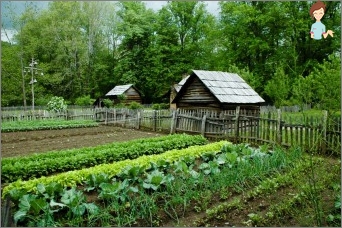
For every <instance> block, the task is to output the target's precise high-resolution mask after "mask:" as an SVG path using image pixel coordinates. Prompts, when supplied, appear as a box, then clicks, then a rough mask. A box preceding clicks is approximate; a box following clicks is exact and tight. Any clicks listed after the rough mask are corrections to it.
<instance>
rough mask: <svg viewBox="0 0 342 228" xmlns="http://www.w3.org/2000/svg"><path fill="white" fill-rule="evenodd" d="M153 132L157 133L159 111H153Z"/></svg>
mask: <svg viewBox="0 0 342 228" xmlns="http://www.w3.org/2000/svg"><path fill="white" fill-rule="evenodd" d="M153 131H157V111H156V110H153Z"/></svg>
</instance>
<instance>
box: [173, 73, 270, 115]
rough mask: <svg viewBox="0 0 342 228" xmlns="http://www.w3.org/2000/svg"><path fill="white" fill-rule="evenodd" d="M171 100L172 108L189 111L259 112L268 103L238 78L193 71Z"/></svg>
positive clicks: (228, 74) (224, 74)
mask: <svg viewBox="0 0 342 228" xmlns="http://www.w3.org/2000/svg"><path fill="white" fill-rule="evenodd" d="M174 92H175V93H176V94H175V95H173V96H174V97H172V92H171V104H173V107H172V108H180V109H188V110H199V109H206V110H208V109H209V110H213V111H224V110H235V109H236V107H237V106H240V109H244V110H259V109H260V106H261V105H262V104H263V103H264V102H265V101H264V99H262V98H261V97H260V96H259V95H258V93H256V92H255V91H254V90H253V89H252V88H251V87H250V86H249V85H248V84H247V83H246V82H245V81H244V80H243V79H242V78H241V77H240V76H239V75H238V74H235V73H227V72H220V71H203V70H193V71H192V73H191V74H190V75H189V76H187V77H186V78H183V79H182V81H180V83H179V84H178V85H177V86H174Z"/></svg>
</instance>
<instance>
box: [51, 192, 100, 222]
mask: <svg viewBox="0 0 342 228" xmlns="http://www.w3.org/2000/svg"><path fill="white" fill-rule="evenodd" d="M61 202H62V203H63V204H64V206H66V207H68V208H69V211H68V212H67V215H68V217H69V218H75V217H81V216H82V215H84V213H85V212H86V211H87V212H88V213H89V214H97V213H98V212H99V208H98V207H97V206H96V205H95V204H94V203H86V200H85V196H84V195H83V193H82V192H81V191H77V190H76V189H75V188H71V189H69V190H66V189H65V190H64V192H63V193H62V197H61ZM63 204H58V205H59V206H63Z"/></svg>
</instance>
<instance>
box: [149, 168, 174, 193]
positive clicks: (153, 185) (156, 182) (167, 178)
mask: <svg viewBox="0 0 342 228" xmlns="http://www.w3.org/2000/svg"><path fill="white" fill-rule="evenodd" d="M172 180H174V177H173V176H172V175H171V174H168V175H165V174H164V173H162V172H160V171H158V170H154V171H152V172H151V173H150V174H147V178H146V179H145V180H144V183H143V187H144V188H145V189H153V190H154V191H156V190H157V189H158V188H159V187H160V186H161V185H163V184H165V183H168V182H171V181H172Z"/></svg>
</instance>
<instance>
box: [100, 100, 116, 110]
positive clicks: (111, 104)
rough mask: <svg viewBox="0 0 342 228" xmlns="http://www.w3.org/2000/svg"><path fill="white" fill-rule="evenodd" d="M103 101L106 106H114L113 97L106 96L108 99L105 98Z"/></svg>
mask: <svg viewBox="0 0 342 228" xmlns="http://www.w3.org/2000/svg"><path fill="white" fill-rule="evenodd" d="M102 102H103V104H104V106H105V107H107V108H112V107H113V106H114V104H113V101H112V100H111V99H108V98H106V99H103V101H102Z"/></svg>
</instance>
